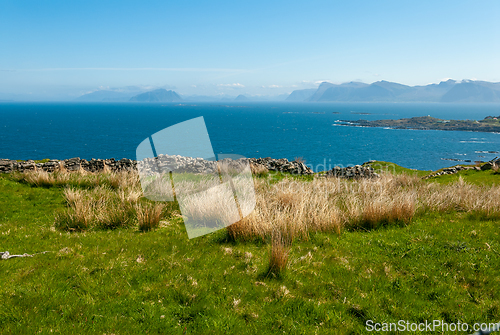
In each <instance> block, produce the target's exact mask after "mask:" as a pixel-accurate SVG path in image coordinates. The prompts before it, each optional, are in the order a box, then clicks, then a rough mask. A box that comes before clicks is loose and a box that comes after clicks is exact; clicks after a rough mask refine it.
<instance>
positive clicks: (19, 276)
mask: <svg viewBox="0 0 500 335" xmlns="http://www.w3.org/2000/svg"><path fill="white" fill-rule="evenodd" d="M396 173H415V174H417V175H419V176H423V175H425V174H427V173H428V172H422V171H414V170H409V169H404V168H400V167H398V168H397V171H396ZM459 176H462V178H463V179H464V180H465V181H466V182H471V183H475V184H498V182H499V181H500V175H497V174H494V172H492V171H484V172H478V171H461V172H460V173H459V174H457V175H452V176H443V177H441V178H435V179H433V180H432V181H438V182H442V183H450V182H452V181H454V180H455V179H458V177H459ZM279 178H283V177H277V176H276V177H273V178H271V180H278V179H279ZM306 179H307V180H304V182H307V181H310V180H311V178H310V177H308V178H306ZM0 190H1V191H0V251H7V250H8V251H9V252H10V253H11V254H23V253H28V254H35V255H34V256H33V257H26V258H13V259H9V260H0V301H1V304H0V333H4V334H10V333H15V334H18V333H19V334H34V333H38V332H41V333H52V332H58V333H62V334H77V333H90V334H143V333H149V334H153V333H162V334H275V333H276V334H364V333H367V331H366V330H365V323H366V321H367V320H374V321H375V322H397V321H398V320H407V321H410V322H422V321H424V320H430V321H432V320H443V321H445V322H448V323H452V322H457V321H460V322H467V323H469V324H470V325H472V324H473V323H475V322H498V321H500V236H499V234H500V221H498V220H492V219H487V218H484V217H482V216H480V215H474V214H473V213H466V212H460V211H449V212H446V213H436V212H428V213H422V214H420V215H417V216H415V217H414V218H413V219H412V220H411V222H410V223H408V224H397V225H388V226H383V227H381V228H377V229H373V230H369V231H367V230H359V229H357V230H349V229H346V230H342V232H341V233H340V234H336V233H319V232H318V233H309V235H308V237H307V238H301V239H298V240H295V241H294V242H293V244H292V245H291V248H290V254H289V258H288V266H287V269H286V270H285V272H284V273H282V275H280V276H274V275H272V274H269V272H268V271H267V270H268V262H269V253H270V245H269V243H268V242H269V241H266V240H263V239H257V238H256V239H254V240H251V241H246V242H243V241H238V240H236V241H234V240H232V239H230V238H229V237H228V234H227V232H226V230H225V229H223V230H220V231H217V232H216V233H213V234H210V235H206V236H202V237H199V238H196V239H192V240H189V239H188V238H187V234H186V231H185V229H184V225H183V222H182V219H181V218H179V217H176V216H171V217H169V219H168V220H165V221H162V222H161V224H160V227H159V228H158V229H156V230H152V231H149V232H140V231H139V230H138V229H137V228H136V227H129V228H120V229H114V230H91V231H85V232H73V233H70V232H66V231H62V230H58V229H55V228H54V222H55V214H56V213H58V212H62V211H64V210H65V208H66V206H67V205H66V202H65V200H64V198H63V188H61V187H33V186H31V185H29V184H27V183H22V182H19V181H17V180H16V179H15V178H12V177H9V176H0ZM44 251H48V252H47V253H44V254H37V253H41V252H44ZM393 333H394V332H393ZM469 333H472V331H470V332H469Z"/></svg>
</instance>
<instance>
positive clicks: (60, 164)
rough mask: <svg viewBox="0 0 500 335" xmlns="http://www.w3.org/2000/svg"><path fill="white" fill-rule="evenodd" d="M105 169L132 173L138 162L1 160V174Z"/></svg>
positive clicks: (76, 158) (112, 160) (110, 160)
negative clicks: (63, 169) (62, 169)
mask: <svg viewBox="0 0 500 335" xmlns="http://www.w3.org/2000/svg"><path fill="white" fill-rule="evenodd" d="M105 167H107V168H108V169H109V170H110V171H130V170H133V169H135V168H136V162H135V161H133V160H131V159H127V158H123V159H121V160H119V161H117V160H115V159H114V158H111V159H94V158H92V159H91V160H90V161H87V160H85V159H80V158H79V157H75V158H71V159H66V160H62V161H59V160H56V159H51V160H50V161H48V162H45V163H35V161H33V160H27V161H21V162H18V161H15V160H9V159H0V173H11V172H14V171H17V172H27V171H34V170H43V171H47V172H54V171H55V170H57V169H60V168H65V169H66V170H68V171H78V170H80V169H83V170H85V171H88V172H99V171H103V170H104V168H105Z"/></svg>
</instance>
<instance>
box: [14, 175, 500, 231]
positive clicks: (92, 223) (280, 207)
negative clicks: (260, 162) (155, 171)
mask: <svg viewBox="0 0 500 335" xmlns="http://www.w3.org/2000/svg"><path fill="white" fill-rule="evenodd" d="M254 168H255V167H252V169H253V170H254ZM253 172H254V173H259V172H258V171H253ZM18 178H19V179H20V180H22V181H24V182H27V183H29V184H32V185H36V186H50V185H53V186H61V185H62V186H66V187H67V189H66V190H65V191H64V196H65V198H66V200H67V202H68V206H69V207H68V212H67V213H66V214H64V215H59V216H58V219H57V220H56V222H59V223H58V226H59V227H62V228H64V227H65V228H64V229H75V230H82V229H89V228H91V227H107V228H115V227H120V226H127V225H130V224H140V225H141V226H142V227H144V228H141V229H145V230H148V229H151V228H153V227H155V225H157V222H159V220H160V219H159V215H160V214H159V213H160V212H161V208H160V207H161V206H159V205H158V206H153V205H142V204H141V205H139V201H140V199H141V198H142V189H141V187H140V181H139V178H138V175H137V173H136V172H123V173H109V172H107V173H104V172H103V173H96V174H92V173H88V172H85V171H78V172H72V173H69V172H67V171H62V170H60V171H57V172H54V173H47V172H44V171H33V172H27V173H24V174H22V175H21V176H20V177H18ZM250 181H251V180H250ZM189 183H190V181H189V180H187V181H182V182H177V183H176V190H177V189H178V191H179V192H181V191H182V192H181V193H186V194H191V193H193V191H196V190H199V189H200V187H201V189H209V188H210V187H209V186H210V185H208V184H210V183H208V181H207V183H208V184H207V185H204V184H203V183H201V184H200V182H199V181H198V182H197V185H190V184H189ZM191 183H192V182H191ZM236 184H238V183H235V185H236ZM200 185H201V186H200ZM254 186H255V203H256V206H255V209H254V211H253V212H251V213H250V210H251V206H250V207H249V208H246V207H248V206H249V205H250V204H252V203H253V195H252V196H251V197H250V196H249V195H241V197H248V199H251V201H247V199H245V202H241V201H240V202H241V204H240V207H241V208H240V209H241V210H242V211H243V212H244V213H245V214H248V213H250V214H249V215H247V216H246V217H245V218H244V219H243V220H240V221H238V222H237V223H235V224H232V225H230V226H228V227H227V232H228V234H229V236H230V237H232V238H233V239H253V238H255V237H258V238H262V239H264V240H268V239H269V238H271V237H272V236H273V232H274V231H279V232H281V233H283V232H285V231H286V232H287V235H288V236H290V240H292V241H293V239H295V238H306V239H307V238H308V235H309V233H310V232H315V231H324V232H336V233H340V232H341V231H342V230H343V229H372V228H376V227H378V226H381V225H388V224H408V223H409V222H410V221H411V220H412V218H413V217H414V216H415V215H417V214H419V213H422V212H425V211H435V212H447V211H462V212H469V213H471V214H473V215H478V216H483V217H488V218H498V217H500V188H498V187H496V186H478V185H474V184H470V183H467V182H465V181H464V180H463V179H461V178H460V179H459V180H458V181H457V182H454V183H450V184H446V185H443V184H438V183H435V182H434V183H430V182H428V181H422V180H421V179H420V178H418V177H416V176H409V175H404V174H402V175H393V174H390V173H383V174H382V175H381V177H380V178H376V179H360V180H355V181H350V180H344V179H338V178H321V179H320V178H318V179H314V180H313V181H310V182H306V181H300V180H297V179H293V178H285V179H282V180H281V181H279V182H276V183H271V182H270V181H269V179H266V178H256V179H254ZM240 188H241V187H240ZM241 189H244V187H243V188H241ZM238 197H240V195H239V194H238ZM222 198H225V197H222ZM193 199H194V198H193ZM193 199H190V200H193ZM195 200H200V199H197V198H196V199H195ZM240 200H241V199H240ZM193 201H194V200H193ZM200 201H201V202H200ZM200 201H198V202H199V203H200V204H199V206H188V207H190V208H191V209H193V210H195V211H198V212H200V213H198V212H196V213H190V214H191V216H193V217H198V216H201V217H204V216H205V215H208V214H207V213H208V212H207V211H206V209H207V206H205V205H203V204H208V203H210V201H208V202H207V201H206V199H205V200H203V199H201V200H200ZM241 205H244V206H246V207H245V208H244V207H242V206H241ZM247 205H248V206H247ZM212 207H213V206H212ZM195 214H196V215H195Z"/></svg>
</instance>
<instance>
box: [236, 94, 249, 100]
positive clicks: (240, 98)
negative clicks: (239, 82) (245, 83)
mask: <svg viewBox="0 0 500 335" xmlns="http://www.w3.org/2000/svg"><path fill="white" fill-rule="evenodd" d="M249 100H250V99H248V98H247V97H246V96H244V95H243V94H240V95H238V96H237V97H236V98H234V101H249Z"/></svg>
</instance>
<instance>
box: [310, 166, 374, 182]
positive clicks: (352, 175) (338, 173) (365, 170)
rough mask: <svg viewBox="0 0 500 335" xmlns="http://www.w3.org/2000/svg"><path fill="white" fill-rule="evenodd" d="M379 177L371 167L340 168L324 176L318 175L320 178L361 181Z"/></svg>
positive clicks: (335, 168) (337, 167)
mask: <svg viewBox="0 0 500 335" xmlns="http://www.w3.org/2000/svg"><path fill="white" fill-rule="evenodd" d="M378 176H379V175H378V174H377V173H375V170H374V169H373V168H372V167H370V166H361V165H355V166H347V167H344V168H341V167H339V166H336V167H334V168H333V169H331V170H329V171H327V172H326V173H324V174H320V175H318V177H324V178H326V177H336V178H343V179H361V178H377V177H378Z"/></svg>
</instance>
